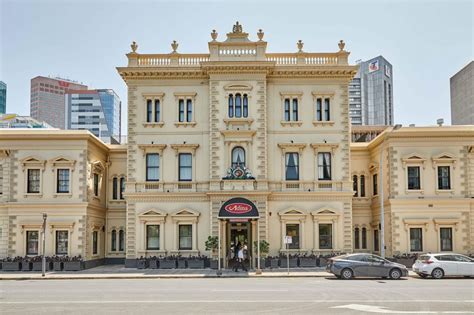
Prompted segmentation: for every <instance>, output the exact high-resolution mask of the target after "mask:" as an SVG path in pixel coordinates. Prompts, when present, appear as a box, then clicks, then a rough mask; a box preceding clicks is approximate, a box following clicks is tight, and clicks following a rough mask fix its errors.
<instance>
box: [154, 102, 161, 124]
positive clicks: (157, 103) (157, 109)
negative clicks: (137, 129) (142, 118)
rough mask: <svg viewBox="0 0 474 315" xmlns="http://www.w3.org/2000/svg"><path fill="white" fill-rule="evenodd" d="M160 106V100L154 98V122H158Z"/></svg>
mask: <svg viewBox="0 0 474 315" xmlns="http://www.w3.org/2000/svg"><path fill="white" fill-rule="evenodd" d="M160 116H161V106H160V100H155V122H160V118H161V117H160Z"/></svg>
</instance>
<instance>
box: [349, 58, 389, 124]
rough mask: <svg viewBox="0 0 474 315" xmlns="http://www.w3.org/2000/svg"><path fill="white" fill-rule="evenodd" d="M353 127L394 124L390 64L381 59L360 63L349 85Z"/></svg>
mask: <svg viewBox="0 0 474 315" xmlns="http://www.w3.org/2000/svg"><path fill="white" fill-rule="evenodd" d="M349 108H350V116H351V121H352V124H353V125H393V78H392V65H391V64H390V63H389V62H388V61H387V60H386V59H385V58H384V57H382V56H378V57H375V58H373V59H370V60H368V61H364V62H361V63H360V64H359V71H358V72H357V74H356V76H355V77H354V79H352V81H351V83H350V84H349Z"/></svg>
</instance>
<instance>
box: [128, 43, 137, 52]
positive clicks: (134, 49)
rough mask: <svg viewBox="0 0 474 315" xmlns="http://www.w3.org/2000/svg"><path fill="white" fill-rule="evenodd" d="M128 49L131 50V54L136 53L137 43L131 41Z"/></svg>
mask: <svg viewBox="0 0 474 315" xmlns="http://www.w3.org/2000/svg"><path fill="white" fill-rule="evenodd" d="M130 48H132V52H134V53H136V52H137V49H138V45H137V42H135V41H133V42H132V44H131V45H130Z"/></svg>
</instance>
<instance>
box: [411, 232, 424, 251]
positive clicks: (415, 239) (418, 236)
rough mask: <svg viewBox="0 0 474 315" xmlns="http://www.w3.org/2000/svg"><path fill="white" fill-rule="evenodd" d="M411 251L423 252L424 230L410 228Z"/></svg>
mask: <svg viewBox="0 0 474 315" xmlns="http://www.w3.org/2000/svg"><path fill="white" fill-rule="evenodd" d="M410 251H411V252H421V251H423V230H422V228H410Z"/></svg>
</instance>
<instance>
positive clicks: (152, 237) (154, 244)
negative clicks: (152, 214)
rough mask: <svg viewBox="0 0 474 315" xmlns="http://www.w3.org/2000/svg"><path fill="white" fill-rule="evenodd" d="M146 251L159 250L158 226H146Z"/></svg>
mask: <svg viewBox="0 0 474 315" xmlns="http://www.w3.org/2000/svg"><path fill="white" fill-rule="evenodd" d="M146 249H147V250H159V249H160V226H159V225H147V226H146Z"/></svg>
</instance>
